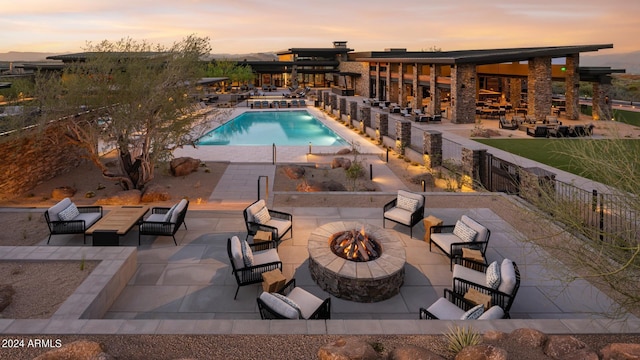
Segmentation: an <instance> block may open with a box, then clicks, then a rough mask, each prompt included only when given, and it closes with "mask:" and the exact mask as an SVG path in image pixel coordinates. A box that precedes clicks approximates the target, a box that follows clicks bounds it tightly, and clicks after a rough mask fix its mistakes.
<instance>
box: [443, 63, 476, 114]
mask: <svg viewBox="0 0 640 360" xmlns="http://www.w3.org/2000/svg"><path fill="white" fill-rule="evenodd" d="M476 82H477V73H476V67H475V65H474V64H459V65H456V66H455V67H454V68H453V69H452V71H451V116H450V117H451V122H452V123H454V124H473V123H475V122H476Z"/></svg>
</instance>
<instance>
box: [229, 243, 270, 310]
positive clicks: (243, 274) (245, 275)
mask: <svg viewBox="0 0 640 360" xmlns="http://www.w3.org/2000/svg"><path fill="white" fill-rule="evenodd" d="M241 241H244V242H245V243H246V240H240V239H238V237H237V236H234V237H232V238H230V239H227V255H229V261H230V262H231V269H232V272H233V276H234V277H235V278H236V283H237V284H238V287H237V288H236V293H235V295H234V296H233V299H234V300H235V299H236V297H237V296H238V290H240V286H245V285H251V284H258V283H261V282H262V273H263V272H267V271H271V270H275V269H279V270H280V271H282V261H280V257H279V256H278V249H277V248H276V247H275V246H274V244H275V243H274V242H269V241H266V242H262V243H258V244H245V246H247V248H248V249H251V250H250V251H251V255H252V258H253V264H252V265H250V266H247V265H246V263H245V259H244V258H245V256H244V254H243V253H242V243H241Z"/></svg>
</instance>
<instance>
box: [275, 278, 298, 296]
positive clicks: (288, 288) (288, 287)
mask: <svg viewBox="0 0 640 360" xmlns="http://www.w3.org/2000/svg"><path fill="white" fill-rule="evenodd" d="M295 287H296V279H295V278H293V279H291V280H289V281H287V283H286V284H284V286H283V287H282V289H280V291H278V293H279V294H281V295H284V296H287V295H288V294H289V293H290V292H291V291H293V289H294V288H295Z"/></svg>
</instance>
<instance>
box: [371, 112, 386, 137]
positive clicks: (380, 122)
mask: <svg viewBox="0 0 640 360" xmlns="http://www.w3.org/2000/svg"><path fill="white" fill-rule="evenodd" d="M374 126H375V128H376V140H378V141H382V137H383V136H388V135H389V114H386V113H376V117H375V121H374Z"/></svg>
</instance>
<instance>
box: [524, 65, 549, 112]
mask: <svg viewBox="0 0 640 360" xmlns="http://www.w3.org/2000/svg"><path fill="white" fill-rule="evenodd" d="M527 81H528V87H527V106H528V107H527V113H528V114H529V115H533V116H535V118H536V120H537V121H543V120H544V119H545V118H546V116H547V115H550V114H551V96H552V92H553V91H552V88H551V57H548V56H544V57H535V58H533V59H530V60H529V77H528V79H527Z"/></svg>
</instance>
